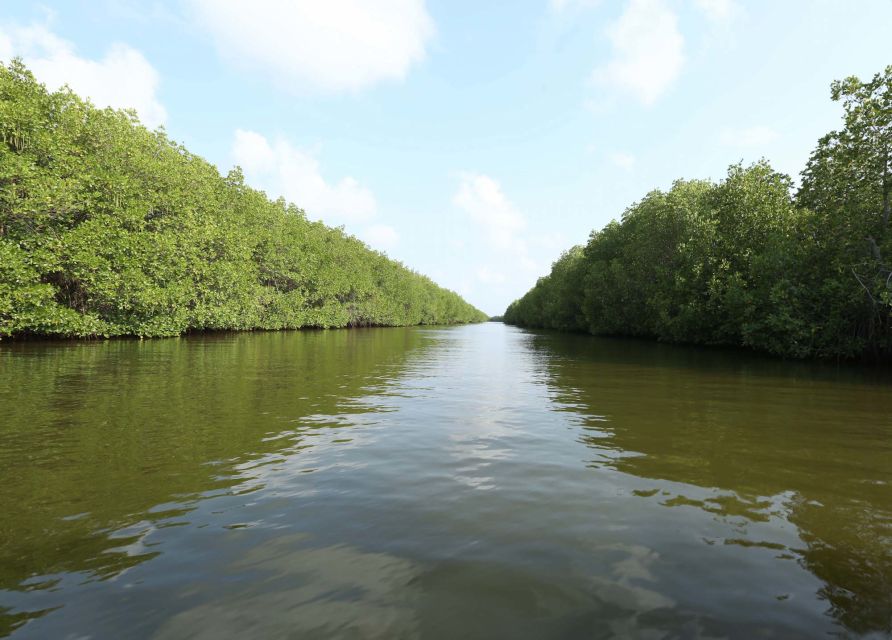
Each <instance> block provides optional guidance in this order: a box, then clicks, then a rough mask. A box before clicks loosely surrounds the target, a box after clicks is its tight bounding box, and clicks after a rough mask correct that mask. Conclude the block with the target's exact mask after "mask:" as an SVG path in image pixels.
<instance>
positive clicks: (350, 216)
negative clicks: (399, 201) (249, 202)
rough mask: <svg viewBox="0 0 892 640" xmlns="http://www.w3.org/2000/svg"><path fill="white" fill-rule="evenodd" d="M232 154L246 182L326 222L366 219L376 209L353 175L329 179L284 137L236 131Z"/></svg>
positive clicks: (372, 215) (372, 200) (312, 160)
mask: <svg viewBox="0 0 892 640" xmlns="http://www.w3.org/2000/svg"><path fill="white" fill-rule="evenodd" d="M232 157H233V160H234V161H235V163H236V164H238V165H240V166H241V167H242V170H243V171H244V173H245V177H246V178H247V180H248V182H249V183H250V184H252V185H254V186H257V187H259V188H261V189H263V190H264V191H266V192H267V193H268V194H269V195H271V196H272V197H274V198H275V197H278V196H282V197H284V198H285V199H286V200H288V201H290V202H294V203H295V204H296V205H298V206H299V207H301V208H303V209H305V210H306V211H307V213H308V214H309V215H310V217H312V218H321V219H323V220H324V221H325V222H326V223H328V224H343V223H345V222H349V223H356V222H365V221H368V220H370V219H371V218H373V217H374V216H375V214H376V212H377V204H376V202H375V197H374V195H373V194H372V192H371V191H369V190H368V189H367V188H366V187H363V186H362V185H360V184H359V182H357V181H356V180H355V179H354V178H351V177H349V176H348V177H344V178H341V179H340V180H338V181H337V182H335V183H330V182H328V181H326V179H325V178H324V177H323V176H322V173H321V171H320V169H319V162H318V160H316V158H315V157H314V156H313V155H312V154H310V153H308V152H306V151H303V150H301V149H298V148H297V147H294V146H293V145H291V144H290V143H289V142H288V141H287V140H283V139H278V140H275V141H274V142H272V143H270V142H269V140H267V139H266V138H265V137H264V136H262V135H261V134H259V133H256V132H254V131H243V130H241V129H239V130H237V131H236V132H235V140H234V142H233V146H232Z"/></svg>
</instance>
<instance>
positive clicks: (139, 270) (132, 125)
mask: <svg viewBox="0 0 892 640" xmlns="http://www.w3.org/2000/svg"><path fill="white" fill-rule="evenodd" d="M0 138H2V140H0V142H2V144H0V336H9V335H16V334H26V333H31V334H43V335H59V336H97V335H104V336H112V335H121V334H130V335H140V336H170V335H177V334H180V333H183V332H185V331H189V330H194V329H255V328H260V329H282V328H297V327H346V326H358V325H411V324H441V323H459V322H478V321H483V320H485V319H486V316H485V315H484V314H483V313H481V312H480V311H478V310H477V309H475V308H474V307H472V306H471V305H469V304H468V303H466V302H465V301H464V300H462V299H461V298H460V297H459V296H458V295H457V294H455V293H453V292H451V291H447V290H445V289H442V288H440V287H438V286H437V285H436V284H434V283H433V282H432V281H431V280H430V279H428V278H426V277H424V276H421V275H419V274H417V273H414V272H413V271H410V270H409V269H407V268H406V267H404V266H402V265H401V264H399V263H397V262H394V261H393V260H390V259H388V258H387V257H386V256H385V255H383V254H381V253H378V252H376V251H372V250H371V249H369V248H368V247H367V246H366V245H365V244H363V243H362V242H360V241H359V240H357V239H356V238H354V237H351V236H349V235H347V234H345V233H344V231H343V230H342V229H332V228H329V227H326V226H325V225H323V224H322V223H320V222H311V221H309V220H308V219H307V217H306V215H305V214H304V212H303V211H302V210H301V209H299V208H297V207H296V206H295V205H293V204H287V203H286V202H285V201H284V200H282V199H280V200H277V201H275V202H273V201H270V200H269V199H268V198H267V197H266V195H265V194H263V193H262V192H259V191H255V190H254V189H251V188H250V187H248V186H247V185H245V182H244V179H243V177H242V174H241V172H240V171H239V170H238V169H236V170H234V171H231V172H230V173H229V174H228V175H227V176H225V177H223V176H221V175H220V174H219V173H218V171H217V169H216V168H215V167H214V166H213V165H211V164H209V163H208V162H206V161H204V160H202V159H201V158H199V157H198V156H195V155H193V154H191V153H189V152H188V151H187V150H186V149H184V148H183V147H182V146H180V145H177V144H175V143H174V142H172V141H171V140H170V139H168V138H167V136H166V135H165V134H164V132H163V131H154V132H153V131H149V130H147V129H146V128H144V127H142V126H140V124H139V121H138V119H137V117H136V115H135V114H134V113H132V112H123V111H113V110H111V109H105V110H102V109H97V108H95V107H93V106H92V105H90V104H89V103H87V102H85V101H84V100H82V99H80V98H79V97H78V96H76V95H75V94H73V93H72V92H71V91H69V90H67V89H63V90H61V91H58V92H55V93H49V92H47V90H46V89H45V87H44V86H43V85H41V84H39V83H38V82H37V81H36V80H35V78H34V77H33V76H32V75H31V73H30V72H29V71H28V70H27V69H26V68H25V67H24V66H23V65H22V64H21V62H20V61H18V60H16V61H13V62H12V63H11V64H10V65H9V66H8V67H4V66H2V65H0Z"/></svg>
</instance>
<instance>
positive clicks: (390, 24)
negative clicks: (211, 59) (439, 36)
mask: <svg viewBox="0 0 892 640" xmlns="http://www.w3.org/2000/svg"><path fill="white" fill-rule="evenodd" d="M189 2H190V3H191V5H192V6H193V8H194V9H195V13H196V17H197V19H198V21H200V22H201V24H202V25H204V26H205V27H206V28H207V29H208V30H209V31H210V32H211V34H212V35H213V37H214V38H215V40H216V42H217V45H218V48H219V49H220V52H221V54H222V55H224V56H225V57H226V58H228V59H229V60H232V61H234V62H236V63H239V64H242V65H245V66H248V67H250V68H253V69H260V70H261V71H262V72H264V73H267V74H269V75H271V76H272V77H273V78H274V79H276V80H277V81H278V82H280V83H281V84H282V85H284V86H286V87H291V88H293V89H295V90H297V91H303V90H305V89H307V88H310V89H312V90H317V91H324V92H341V91H358V90H360V89H364V88H366V87H369V86H372V85H374V84H376V83H378V82H380V81H383V80H401V79H402V78H404V77H405V76H406V74H407V73H408V71H409V69H410V68H411V67H412V66H413V65H414V64H417V63H418V62H420V61H421V60H423V59H424V57H425V50H426V47H427V44H428V42H429V41H430V39H431V37H432V36H433V34H434V23H433V20H432V19H431V17H430V15H429V14H428V12H427V9H426V7H425V4H424V0H377V1H376V2H369V1H367V0H325V1H315V2H314V1H313V0H254V1H253V2H242V1H241V0H189Z"/></svg>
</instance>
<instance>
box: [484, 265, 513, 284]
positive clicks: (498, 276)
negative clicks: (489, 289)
mask: <svg viewBox="0 0 892 640" xmlns="http://www.w3.org/2000/svg"><path fill="white" fill-rule="evenodd" d="M477 279H478V280H479V281H480V282H482V283H484V284H504V283H505V281H506V280H507V278H506V277H505V274H504V273H501V272H499V271H495V270H494V269H491V268H490V267H487V266H482V267H480V268H478V269H477Z"/></svg>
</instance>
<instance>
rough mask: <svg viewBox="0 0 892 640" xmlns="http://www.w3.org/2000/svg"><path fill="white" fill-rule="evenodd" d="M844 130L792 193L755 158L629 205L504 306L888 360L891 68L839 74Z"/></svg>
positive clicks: (765, 346) (581, 321)
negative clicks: (865, 77) (715, 177)
mask: <svg viewBox="0 0 892 640" xmlns="http://www.w3.org/2000/svg"><path fill="white" fill-rule="evenodd" d="M832 97H833V99H834V100H837V101H841V102H842V105H843V108H844V111H845V121H844V128H843V129H842V130H841V131H834V132H831V133H830V134H828V135H827V136H825V137H824V138H822V139H821V140H820V141H819V143H818V147H817V149H816V150H815V151H814V153H813V154H812V157H811V159H810V160H809V162H808V166H807V167H806V169H805V171H803V173H802V184H801V187H800V189H799V190H798V192H797V193H796V195H795V196H794V195H793V194H792V191H793V189H792V186H793V185H792V182H791V180H790V179H789V178H788V177H787V176H785V175H782V174H780V173H778V172H776V171H774V170H772V169H771V167H770V166H769V165H768V163H767V162H765V161H762V162H759V163H757V164H754V165H752V166H749V167H743V166H741V165H735V166H732V167H731V168H730V169H729V171H728V175H727V177H726V178H725V179H724V180H722V181H720V182H718V183H713V182H709V181H678V182H676V183H675V184H674V185H673V186H672V188H671V189H670V190H669V191H667V192H663V191H653V192H651V193H649V194H647V196H645V197H644V199H642V200H641V201H640V202H638V203H636V204H634V205H632V206H631V207H630V208H628V209H627V210H626V212H625V213H624V214H623V216H622V220H621V222H612V223H610V224H608V225H607V226H606V227H605V228H604V229H602V230H601V231H597V232H593V233H592V234H591V237H590V238H589V241H588V243H587V244H586V245H585V246H584V247H574V248H573V249H571V250H570V251H568V252H566V253H564V254H563V256H561V258H560V259H559V260H557V261H556V262H555V263H554V265H553V267H552V271H551V273H550V274H549V275H548V276H546V277H544V278H541V279H540V280H539V281H538V283H537V284H536V286H535V287H534V288H533V289H531V290H530V291H529V292H528V293H527V294H526V295H524V296H523V297H522V298H521V299H520V300H517V301H515V302H514V303H512V304H511V305H510V306H509V308H508V310H507V311H506V312H505V320H506V322H509V323H512V324H518V325H521V326H530V327H544V328H553V329H560V330H569V331H587V332H590V333H593V334H602V335H632V336H643V337H651V338H657V339H660V340H666V341H672V342H689V343H700V344H713V345H735V346H744V347H749V348H753V349H757V350H763V351H768V352H770V353H774V354H778V355H782V356H787V357H836V358H856V357H871V358H878V359H883V360H890V359H892V233H890V230H889V222H890V192H892V66H890V67H887V68H886V69H885V71H884V73H882V74H877V75H876V76H875V77H874V78H873V79H872V80H871V81H869V82H862V81H860V80H858V79H857V78H848V79H846V80H844V81H842V82H835V83H833V87H832Z"/></svg>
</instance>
